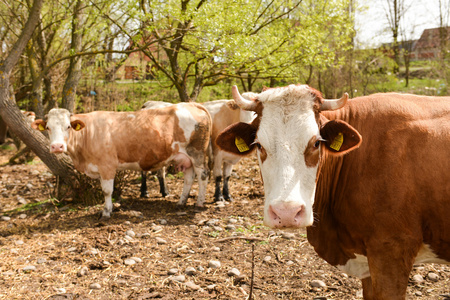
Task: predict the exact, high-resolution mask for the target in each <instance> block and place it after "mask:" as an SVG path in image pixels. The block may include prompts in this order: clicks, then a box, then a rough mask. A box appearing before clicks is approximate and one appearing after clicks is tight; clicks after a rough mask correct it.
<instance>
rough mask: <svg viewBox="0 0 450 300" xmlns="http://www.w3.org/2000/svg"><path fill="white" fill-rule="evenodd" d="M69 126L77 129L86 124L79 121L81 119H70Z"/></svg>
mask: <svg viewBox="0 0 450 300" xmlns="http://www.w3.org/2000/svg"><path fill="white" fill-rule="evenodd" d="M70 126H72V128H73V129H74V130H75V131H79V130H81V129H83V128H84V127H86V125H85V124H84V122H83V121H81V120H73V121H71V122H70Z"/></svg>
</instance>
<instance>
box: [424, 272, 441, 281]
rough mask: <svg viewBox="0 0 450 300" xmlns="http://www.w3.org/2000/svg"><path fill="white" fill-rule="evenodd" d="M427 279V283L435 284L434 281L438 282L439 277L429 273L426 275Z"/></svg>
mask: <svg viewBox="0 0 450 300" xmlns="http://www.w3.org/2000/svg"><path fill="white" fill-rule="evenodd" d="M427 279H428V280H429V281H434V282H436V281H439V275H438V274H436V273H432V272H430V273H428V275H427Z"/></svg>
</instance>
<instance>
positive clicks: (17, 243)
mask: <svg viewBox="0 0 450 300" xmlns="http://www.w3.org/2000/svg"><path fill="white" fill-rule="evenodd" d="M14 243H15V244H16V245H17V246H20V245H23V244H24V242H23V241H22V240H17V241H15V242H14Z"/></svg>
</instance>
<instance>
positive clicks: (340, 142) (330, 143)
mask: <svg viewBox="0 0 450 300" xmlns="http://www.w3.org/2000/svg"><path fill="white" fill-rule="evenodd" d="M320 135H321V136H322V139H323V140H324V141H323V142H322V143H323V145H324V146H325V149H327V150H328V152H329V153H331V154H335V155H343V154H346V153H348V152H350V151H352V150H354V149H356V148H358V147H359V145H361V142H362V137H361V135H360V134H359V132H358V131H357V130H356V129H355V128H353V127H352V126H350V125H349V124H348V123H346V122H344V121H341V120H333V121H329V122H327V123H325V125H323V126H322V128H321V129H320Z"/></svg>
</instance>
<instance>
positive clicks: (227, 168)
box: [223, 162, 233, 201]
mask: <svg viewBox="0 0 450 300" xmlns="http://www.w3.org/2000/svg"><path fill="white" fill-rule="evenodd" d="M232 170H233V165H232V164H230V163H227V162H224V163H223V178H224V179H223V197H224V198H225V200H227V201H233V198H232V197H231V194H230V190H229V187H228V181H229V180H230V176H231V171H232Z"/></svg>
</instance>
